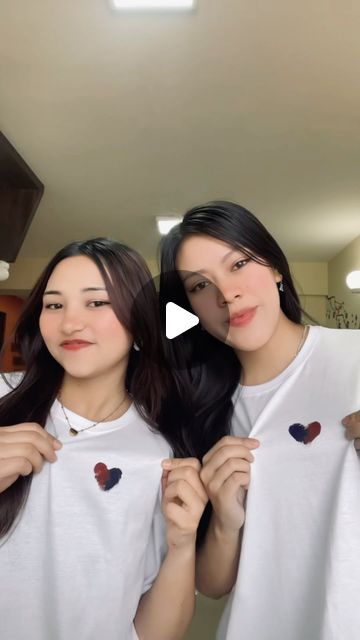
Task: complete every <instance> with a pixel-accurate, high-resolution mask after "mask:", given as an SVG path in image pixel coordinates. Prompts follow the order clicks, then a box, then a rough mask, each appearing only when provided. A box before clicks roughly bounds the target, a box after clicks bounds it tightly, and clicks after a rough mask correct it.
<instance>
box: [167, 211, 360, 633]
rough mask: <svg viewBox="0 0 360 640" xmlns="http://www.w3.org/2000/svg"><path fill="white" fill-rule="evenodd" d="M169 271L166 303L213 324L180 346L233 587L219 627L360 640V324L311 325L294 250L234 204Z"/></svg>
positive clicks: (217, 543)
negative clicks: (359, 415)
mask: <svg viewBox="0 0 360 640" xmlns="http://www.w3.org/2000/svg"><path fill="white" fill-rule="evenodd" d="M161 268H162V276H161V304H162V308H164V305H165V304H166V303H167V302H169V301H172V302H174V303H176V304H178V305H180V306H182V307H185V308H187V309H188V310H189V311H192V312H193V313H195V314H196V315H197V316H198V317H199V320H200V324H199V325H198V326H196V327H194V328H193V329H191V330H190V331H187V332H186V333H184V334H182V335H181V336H179V337H178V338H175V339H174V340H171V341H168V343H167V351H168V354H167V355H168V360H169V362H170V363H171V364H172V366H173V367H174V371H175V374H176V377H177V386H178V390H179V392H180V396H181V397H182V404H181V405H180V407H179V410H178V411H176V410H175V409H174V408H173V410H172V418H173V421H177V428H178V429H179V431H183V432H184V437H186V438H187V440H188V447H189V449H190V450H191V451H192V453H193V455H197V456H198V457H199V458H202V462H203V467H202V471H201V478H202V481H203V483H204V486H205V488H206V490H207V493H208V496H209V498H210V502H211V507H209V509H208V511H207V517H206V518H204V520H203V522H202V526H201V527H200V536H199V542H200V543H201V542H202V545H201V546H200V548H199V553H198V563H197V574H198V575H197V581H198V587H199V589H200V591H202V592H203V593H205V594H206V595H209V596H212V597H220V596H222V595H224V594H226V593H229V592H231V595H230V597H229V600H228V604H227V607H226V610H225V613H224V616H223V618H222V621H221V624H220V628H219V631H218V638H219V639H221V640H223V639H226V640H239V638H246V639H249V638H251V640H289V639H291V640H304V639H305V638H306V640H356V639H357V638H358V633H359V627H360V613H359V608H358V602H359V601H360V535H359V532H360V467H359V459H358V456H357V453H356V450H355V447H354V446H353V444H352V443H350V442H349V441H348V440H347V439H346V437H345V434H344V429H343V427H342V425H341V418H342V417H343V416H344V415H345V414H348V413H350V412H351V411H355V410H356V409H358V407H359V403H360V367H359V356H360V331H354V330H332V329H327V328H324V327H319V326H308V325H305V324H303V323H302V311H301V308H300V303H299V298H298V295H297V293H296V290H295V287H294V284H293V281H292V278H291V274H290V270H289V265H288V262H287V260H286V257H285V255H284V253H283V252H282V250H281V249H280V247H279V246H278V244H277V243H276V241H275V240H274V239H273V238H272V236H271V235H270V234H269V232H268V231H267V230H266V229H265V228H264V226H263V225H262V224H261V223H260V221H259V220H258V219H257V218H256V217H255V216H253V215H252V214H251V213H250V212H249V211H247V210H246V209H244V208H243V207H241V206H239V205H236V204H234V203H230V202H214V203H210V204H207V205H203V206H199V207H195V208H193V209H192V210H190V211H189V212H188V213H187V214H186V215H185V216H184V218H183V221H182V223H181V224H180V225H178V226H177V227H175V228H174V229H173V230H172V231H171V232H170V233H169V235H168V236H167V237H166V238H165V239H164V242H163V245H162V265H161ZM174 402H175V399H174ZM352 435H355V432H354V434H352Z"/></svg>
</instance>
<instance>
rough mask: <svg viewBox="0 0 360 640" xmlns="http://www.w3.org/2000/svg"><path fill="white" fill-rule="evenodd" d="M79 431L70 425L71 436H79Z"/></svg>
mask: <svg viewBox="0 0 360 640" xmlns="http://www.w3.org/2000/svg"><path fill="white" fill-rule="evenodd" d="M78 433H79V432H78V431H76V429H74V428H73V427H70V429H69V435H70V436H77V435H78Z"/></svg>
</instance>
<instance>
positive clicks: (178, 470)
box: [162, 458, 208, 548]
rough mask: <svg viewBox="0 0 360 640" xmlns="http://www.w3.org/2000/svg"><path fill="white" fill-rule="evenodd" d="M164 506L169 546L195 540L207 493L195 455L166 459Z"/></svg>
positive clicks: (182, 544)
mask: <svg viewBox="0 0 360 640" xmlns="http://www.w3.org/2000/svg"><path fill="white" fill-rule="evenodd" d="M162 467H163V476H162V491H163V500H162V508H163V513H164V517H165V520H166V523H167V543H168V546H169V548H175V547H176V548H179V547H183V546H186V545H187V544H189V543H191V544H194V542H195V539H196V531H197V528H198V525H199V522H200V518H201V516H202V513H203V511H204V509H205V505H206V503H207V501H208V497H207V494H206V491H205V489H204V486H203V484H202V482H201V480H200V469H201V464H200V462H199V460H197V459H196V458H171V459H169V460H163V462H162Z"/></svg>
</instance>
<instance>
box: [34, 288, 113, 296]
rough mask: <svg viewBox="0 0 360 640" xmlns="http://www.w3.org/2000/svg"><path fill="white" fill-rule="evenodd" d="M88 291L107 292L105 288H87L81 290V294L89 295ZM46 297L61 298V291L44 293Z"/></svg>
mask: <svg viewBox="0 0 360 640" xmlns="http://www.w3.org/2000/svg"><path fill="white" fill-rule="evenodd" d="M88 291H106V293H107V289H106V288H105V287H86V289H81V293H87V292H88ZM43 295H44V296H61V291H50V290H49V291H44V294H43Z"/></svg>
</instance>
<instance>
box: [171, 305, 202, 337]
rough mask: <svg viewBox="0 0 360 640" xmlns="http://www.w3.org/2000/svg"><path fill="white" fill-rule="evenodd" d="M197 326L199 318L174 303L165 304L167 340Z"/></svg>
mask: <svg viewBox="0 0 360 640" xmlns="http://www.w3.org/2000/svg"><path fill="white" fill-rule="evenodd" d="M197 324H199V318H198V317H197V316H195V315H194V314H193V313H190V312H189V311H186V309H183V308H182V307H179V305H177V304H175V303H174V302H168V303H167V304H166V331H165V333H166V337H167V338H169V340H172V339H173V338H176V337H177V336H179V335H180V334H181V333H184V332H185V331H188V329H192V327H195V325H197Z"/></svg>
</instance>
